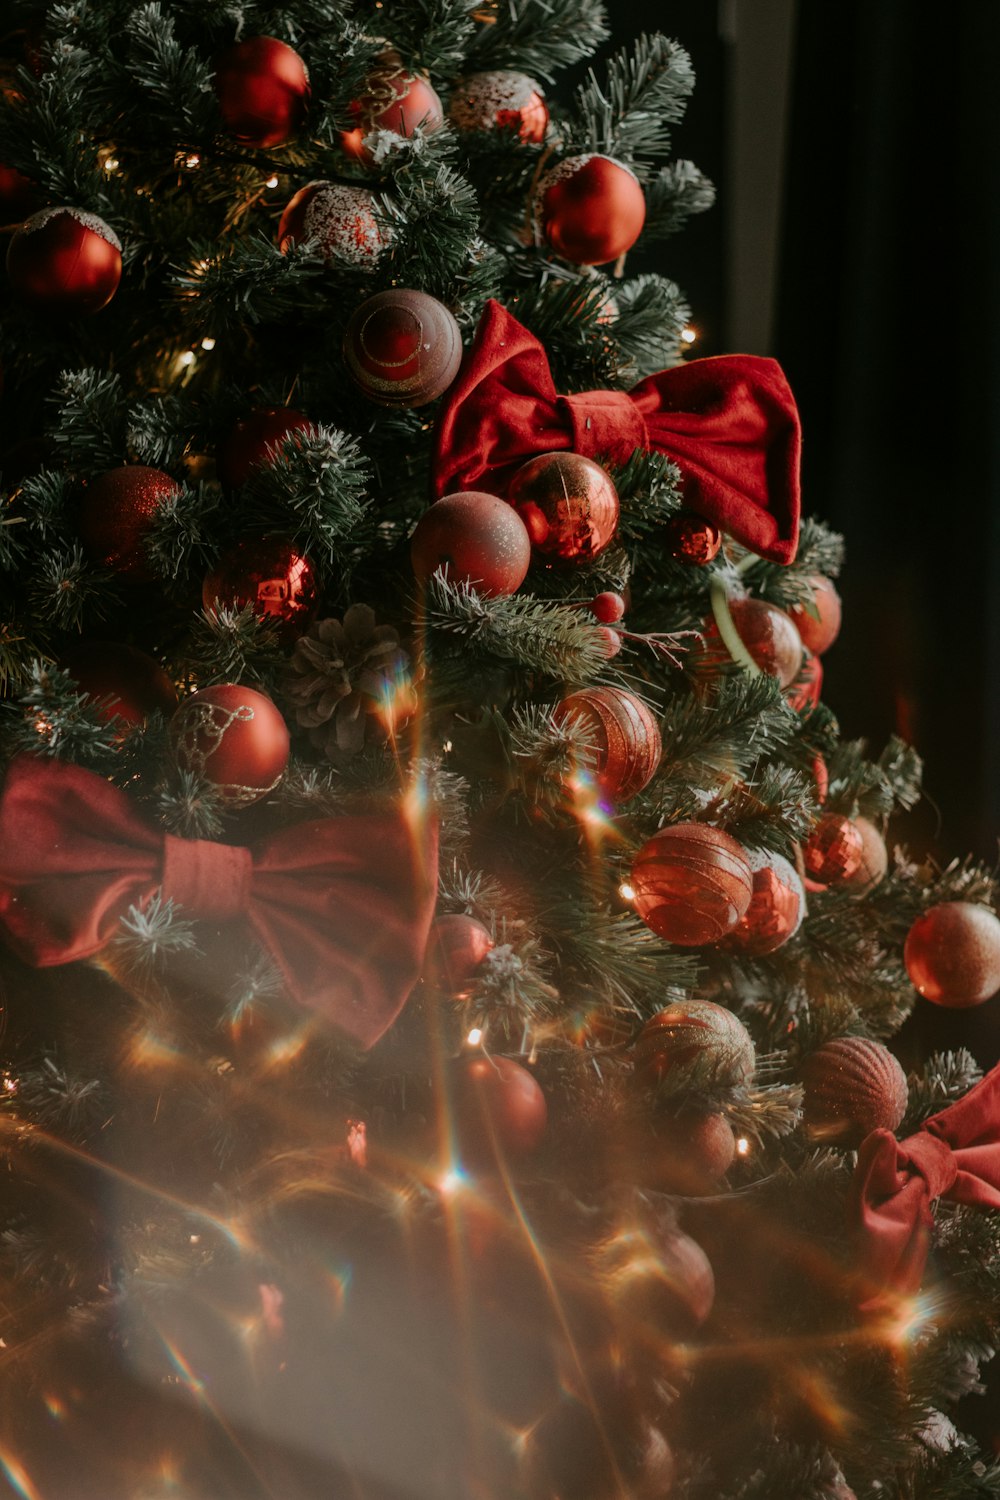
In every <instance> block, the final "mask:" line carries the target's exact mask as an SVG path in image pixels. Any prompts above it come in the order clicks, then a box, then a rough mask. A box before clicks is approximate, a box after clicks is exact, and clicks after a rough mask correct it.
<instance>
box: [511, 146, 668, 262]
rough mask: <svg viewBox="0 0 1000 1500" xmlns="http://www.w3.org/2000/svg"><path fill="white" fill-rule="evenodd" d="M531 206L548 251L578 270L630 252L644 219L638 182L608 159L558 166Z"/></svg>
mask: <svg viewBox="0 0 1000 1500" xmlns="http://www.w3.org/2000/svg"><path fill="white" fill-rule="evenodd" d="M534 207H535V222H536V224H537V226H538V232H539V234H540V236H541V238H542V239H543V240H544V241H545V243H546V244H547V245H548V247H549V249H550V250H552V251H553V252H554V253H555V254H556V255H560V256H562V258H563V260H569V261H572V262H573V264H574V265H578V266H602V265H604V264H605V262H607V261H609V260H617V259H618V257H619V255H624V254H625V251H626V250H631V248H632V246H633V245H634V244H635V242H636V240H637V239H638V238H639V235H640V234H641V233H642V226H643V224H644V223H645V221H646V198H645V195H644V193H643V191H642V187H641V185H640V183H639V179H638V178H637V177H636V175H635V173H634V172H632V171H630V169H629V168H628V167H626V166H625V165H623V163H622V162H620V161H615V160H614V158H613V157H610V156H596V155H595V156H570V157H567V158H566V160H565V161H561V162H559V164H558V165H557V166H555V167H553V168H552V169H551V170H550V171H548V172H546V173H545V175H544V177H543V178H542V180H541V182H540V183H539V184H538V187H537V189H536V191H535V204H534Z"/></svg>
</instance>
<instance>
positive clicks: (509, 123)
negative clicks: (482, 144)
mask: <svg viewBox="0 0 1000 1500" xmlns="http://www.w3.org/2000/svg"><path fill="white" fill-rule="evenodd" d="M448 115H449V117H450V119H451V122H452V124H453V125H454V126H455V127H456V129H458V130H475V131H492V130H498V131H503V132H507V131H510V132H513V133H514V134H515V135H517V136H518V137H519V139H520V140H522V141H529V142H531V143H532V144H533V145H540V144H541V143H542V141H544V139H545V132H546V130H547V128H548V124H549V109H548V105H547V104H546V103H545V95H544V93H543V92H542V88H541V85H540V84H537V83H536V82H535V81H534V79H533V78H529V77H528V75H527V74H526V73H514V72H510V71H505V70H498V71H496V72H493V73H469V74H468V75H467V76H466V77H465V78H460V79H459V81H458V83H457V84H456V85H455V91H454V93H453V94H452V96H451V103H450V104H449V106H448Z"/></svg>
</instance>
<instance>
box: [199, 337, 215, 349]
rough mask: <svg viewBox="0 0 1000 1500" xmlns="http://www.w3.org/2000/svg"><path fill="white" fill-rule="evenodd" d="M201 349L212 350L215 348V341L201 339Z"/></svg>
mask: <svg viewBox="0 0 1000 1500" xmlns="http://www.w3.org/2000/svg"><path fill="white" fill-rule="evenodd" d="M201 347H202V348H203V349H214V348H215V340H214V339H202V341H201Z"/></svg>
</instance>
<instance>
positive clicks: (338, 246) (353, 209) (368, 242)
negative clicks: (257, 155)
mask: <svg viewBox="0 0 1000 1500" xmlns="http://www.w3.org/2000/svg"><path fill="white" fill-rule="evenodd" d="M392 238H393V233H392V230H391V228H390V227H389V225H388V224H380V223H379V221H378V219H377V218H376V216H375V194H374V193H373V192H371V191H370V190H369V189H368V188H364V187H351V186H350V185H349V184H348V183H344V182H323V181H319V182H307V183H306V185H305V187H304V188H299V190H298V192H297V193H296V194H295V196H294V198H290V199H289V201H288V203H287V204H286V206H285V211H284V213H283V214H282V215H281V220H280V222H279V224H278V245H279V247H280V248H281V250H282V253H286V252H287V251H288V250H289V249H290V248H291V246H292V245H302V244H305V242H306V241H307V240H310V241H313V242H314V243H315V244H316V245H318V246H319V250H320V253H321V254H322V255H323V257H324V258H325V259H326V260H327V261H336V260H340V261H343V262H344V263H345V264H347V265H350V266H362V267H364V266H373V265H374V264H375V262H376V261H377V260H378V258H379V256H380V255H381V254H382V251H383V250H384V249H385V248H386V246H387V245H389V244H390V243H391V242H392Z"/></svg>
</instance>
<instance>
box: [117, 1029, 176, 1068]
mask: <svg viewBox="0 0 1000 1500" xmlns="http://www.w3.org/2000/svg"><path fill="white" fill-rule="evenodd" d="M179 1057H180V1054H179V1053H178V1051H177V1049H176V1047H173V1046H172V1045H171V1044H170V1043H169V1042H167V1041H164V1040H163V1038H162V1037H158V1036H157V1035H156V1033H155V1032H152V1031H140V1032H138V1033H137V1035H136V1036H135V1037H134V1038H133V1040H132V1043H131V1045H130V1047H129V1058H130V1060H131V1063H132V1066H133V1067H135V1068H163V1067H170V1066H171V1065H172V1064H174V1063H176V1062H177V1061H178V1060H179Z"/></svg>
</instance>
